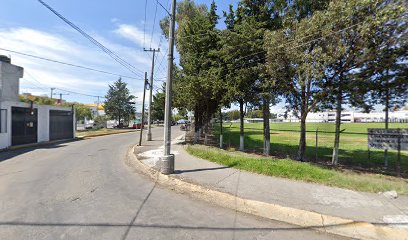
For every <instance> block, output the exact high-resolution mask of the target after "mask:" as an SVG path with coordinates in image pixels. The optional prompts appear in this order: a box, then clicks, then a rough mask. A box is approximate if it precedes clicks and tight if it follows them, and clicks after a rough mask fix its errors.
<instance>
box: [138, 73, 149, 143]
mask: <svg viewBox="0 0 408 240" xmlns="http://www.w3.org/2000/svg"><path fill="white" fill-rule="evenodd" d="M147 81H148V80H147V72H145V80H144V89H143V103H142V123H141V124H140V138H139V146H142V136H143V125H144V112H145V97H146V85H147Z"/></svg>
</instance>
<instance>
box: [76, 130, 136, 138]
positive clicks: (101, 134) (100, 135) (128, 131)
mask: <svg viewBox="0 0 408 240" xmlns="http://www.w3.org/2000/svg"><path fill="white" fill-rule="evenodd" d="M130 132H137V130H136V129H133V130H127V131H121V132H110V133H99V134H95V135H90V136H81V135H78V137H77V138H82V139H86V138H93V137H102V136H107V135H116V134H121V133H130Z"/></svg>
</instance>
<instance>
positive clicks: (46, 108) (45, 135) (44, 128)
mask: <svg viewBox="0 0 408 240" xmlns="http://www.w3.org/2000/svg"><path fill="white" fill-rule="evenodd" d="M12 107H25V108H29V107H30V104H29V103H24V102H12V101H3V102H0V108H1V109H6V110H7V132H6V133H0V149H4V148H8V147H10V146H11V108H12ZM33 108H34V109H37V111H38V120H37V122H38V129H37V136H38V139H37V140H38V142H47V141H49V137H50V110H62V111H72V109H71V108H69V107H60V106H52V105H37V104H34V105H33ZM74 119H75V115H74ZM72 124H73V126H74V137H75V120H74V121H73V123H72Z"/></svg>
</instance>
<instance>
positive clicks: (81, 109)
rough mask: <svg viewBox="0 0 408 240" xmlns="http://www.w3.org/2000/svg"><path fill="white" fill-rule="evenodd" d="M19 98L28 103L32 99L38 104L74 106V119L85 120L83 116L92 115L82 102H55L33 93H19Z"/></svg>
mask: <svg viewBox="0 0 408 240" xmlns="http://www.w3.org/2000/svg"><path fill="white" fill-rule="evenodd" d="M20 100H21V101H22V102H26V103H29V102H31V101H32V102H33V103H35V104H39V105H61V106H64V107H72V106H74V108H75V115H76V121H80V120H85V118H87V119H92V117H93V116H92V111H91V109H90V108H89V107H87V106H85V105H84V104H82V103H78V102H64V103H62V104H57V101H56V100H55V99H52V98H49V97H43V96H33V95H20Z"/></svg>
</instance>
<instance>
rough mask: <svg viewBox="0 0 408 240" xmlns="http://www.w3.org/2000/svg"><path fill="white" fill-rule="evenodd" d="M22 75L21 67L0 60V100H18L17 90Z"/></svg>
mask: <svg viewBox="0 0 408 240" xmlns="http://www.w3.org/2000/svg"><path fill="white" fill-rule="evenodd" d="M23 75H24V69H23V68H22V67H19V66H16V65H13V64H10V63H7V62H1V61H0V101H19V97H18V90H19V85H20V78H22V77H23Z"/></svg>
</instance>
